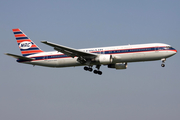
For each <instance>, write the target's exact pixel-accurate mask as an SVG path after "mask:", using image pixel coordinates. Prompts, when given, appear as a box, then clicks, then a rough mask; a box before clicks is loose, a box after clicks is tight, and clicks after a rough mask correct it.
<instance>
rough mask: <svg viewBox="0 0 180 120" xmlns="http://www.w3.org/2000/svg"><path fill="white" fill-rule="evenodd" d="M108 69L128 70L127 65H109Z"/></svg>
mask: <svg viewBox="0 0 180 120" xmlns="http://www.w3.org/2000/svg"><path fill="white" fill-rule="evenodd" d="M108 68H116V69H126V68H127V63H116V64H109V65H108Z"/></svg>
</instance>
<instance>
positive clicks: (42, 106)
mask: <svg viewBox="0 0 180 120" xmlns="http://www.w3.org/2000/svg"><path fill="white" fill-rule="evenodd" d="M179 8H180V1H179V0H136V1H135V0H126V1H125V0H121V1H120V0H113V1H108V0H103V1H102V0H98V1H97V0H92V1H81V0H78V1H73V0H69V1H66V0H64V1H62V0H59V1H57V0H54V1H49V0H31V1H25V0H8V1H7V0H1V1H0V17H1V18H0V33H1V44H0V51H1V55H0V57H1V62H0V75H1V79H0V119H1V120H12V119H13V120H32V119H33V120H59V119H61V120H110V119H111V120H120V119H121V120H132V119H133V120H170V119H171V120H178V119H180V87H179V86H180V80H179V78H180V74H179V71H180V65H179V59H180V56H179V53H177V54H176V55H175V56H173V57H171V58H169V59H167V61H166V67H165V68H162V67H161V61H153V62H140V63H129V64H128V69H127V70H113V69H108V68H107V67H106V66H102V67H101V70H102V71H103V75H102V76H99V75H94V74H93V73H90V72H86V71H84V70H83V67H76V68H46V67H38V66H35V67H33V66H32V65H25V64H19V63H17V62H16V60H15V59H13V58H11V57H9V56H5V55H4V53H6V52H9V53H14V54H19V55H20V51H19V48H18V46H17V43H16V40H15V38H14V35H13V33H12V29H13V28H20V29H21V30H22V31H23V32H24V33H25V34H26V35H27V36H28V37H30V38H31V39H32V40H33V41H34V42H35V43H36V44H37V45H38V46H39V47H40V48H41V49H42V50H44V51H52V50H53V49H52V48H51V47H49V46H46V45H44V44H42V43H40V41H41V40H48V41H51V42H54V43H58V44H62V45H65V46H69V47H73V48H88V47H104V46H113V45H126V44H138V43H154V42H158V43H166V44H170V45H172V46H173V47H174V48H176V49H177V50H178V51H179V48H180V47H179V45H180V24H179V21H180V9H179Z"/></svg>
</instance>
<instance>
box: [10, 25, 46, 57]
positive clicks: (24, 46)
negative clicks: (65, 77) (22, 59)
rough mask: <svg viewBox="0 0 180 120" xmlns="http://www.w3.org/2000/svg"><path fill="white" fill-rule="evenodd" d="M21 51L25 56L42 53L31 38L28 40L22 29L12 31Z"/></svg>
mask: <svg viewBox="0 0 180 120" xmlns="http://www.w3.org/2000/svg"><path fill="white" fill-rule="evenodd" d="M12 31H13V33H14V36H15V38H16V41H17V43H18V46H19V49H20V51H21V53H22V55H23V56H28V55H32V54H35V53H40V52H44V51H42V50H41V49H40V48H39V47H38V46H37V45H36V44H35V43H34V42H33V41H32V40H31V39H30V38H28V37H27V36H26V35H25V34H24V33H23V32H22V31H21V30H20V29H18V28H17V29H12Z"/></svg>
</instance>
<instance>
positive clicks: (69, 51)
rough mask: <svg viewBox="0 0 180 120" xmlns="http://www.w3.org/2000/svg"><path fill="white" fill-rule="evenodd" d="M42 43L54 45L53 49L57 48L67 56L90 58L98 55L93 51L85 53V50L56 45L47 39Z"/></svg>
mask: <svg viewBox="0 0 180 120" xmlns="http://www.w3.org/2000/svg"><path fill="white" fill-rule="evenodd" d="M41 42H42V43H44V44H46V45H49V46H51V47H54V49H55V50H57V51H58V52H62V53H64V54H65V55H67V56H70V57H72V58H74V57H75V56H77V57H84V58H92V57H96V56H98V55H97V54H95V53H87V52H83V51H80V50H77V49H74V48H70V47H66V46H63V45H58V44H55V43H52V42H48V41H41Z"/></svg>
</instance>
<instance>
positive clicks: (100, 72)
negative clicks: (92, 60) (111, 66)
mask: <svg viewBox="0 0 180 120" xmlns="http://www.w3.org/2000/svg"><path fill="white" fill-rule="evenodd" d="M100 66H101V65H96V68H97V70H94V71H93V69H92V66H89V67H87V66H85V67H84V70H86V71H89V72H92V71H93V72H94V74H98V75H102V71H100V70H99V69H100Z"/></svg>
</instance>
